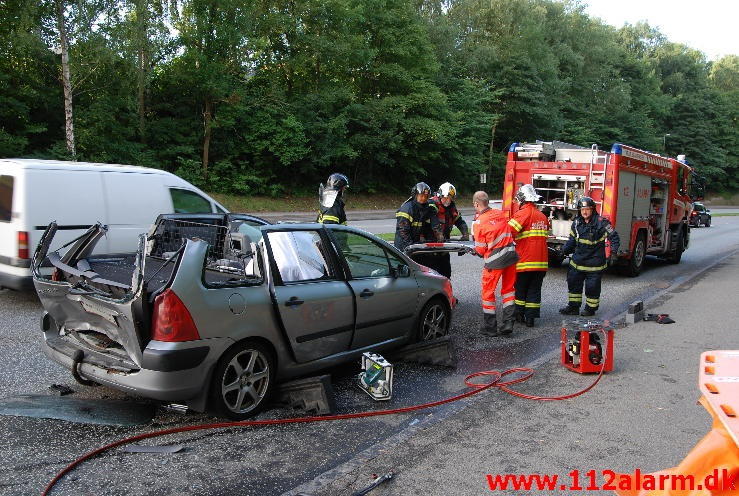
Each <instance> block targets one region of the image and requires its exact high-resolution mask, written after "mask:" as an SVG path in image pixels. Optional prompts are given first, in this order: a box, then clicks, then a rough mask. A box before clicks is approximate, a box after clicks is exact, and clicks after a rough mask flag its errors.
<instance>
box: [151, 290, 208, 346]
mask: <svg viewBox="0 0 739 496" xmlns="http://www.w3.org/2000/svg"><path fill="white" fill-rule="evenodd" d="M151 339H154V340H156V341H167V342H174V341H193V340H196V339H200V334H198V328H197V327H196V326H195V322H194V321H193V320H192V316H191V315H190V311H189V310H188V309H187V307H186V306H185V304H184V303H182V300H180V298H179V296H177V294H175V292H174V291H172V290H171V289H167V290H165V291H164V293H162V294H160V295H159V296H157V297H156V299H155V300H154V314H153V316H152V332H151Z"/></svg>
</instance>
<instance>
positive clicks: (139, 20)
mask: <svg viewBox="0 0 739 496" xmlns="http://www.w3.org/2000/svg"><path fill="white" fill-rule="evenodd" d="M148 28H149V9H148V2H147V0H137V1H136V38H137V40H136V41H137V45H138V47H137V49H138V50H137V51H138V61H137V69H138V95H137V96H138V114H139V138H140V140H141V142H142V143H146V89H147V85H148V79H149V32H148Z"/></svg>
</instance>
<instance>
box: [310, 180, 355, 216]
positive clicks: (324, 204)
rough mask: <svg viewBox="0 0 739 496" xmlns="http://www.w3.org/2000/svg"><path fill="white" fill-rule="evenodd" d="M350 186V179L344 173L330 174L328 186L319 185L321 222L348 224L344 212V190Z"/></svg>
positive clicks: (319, 214) (327, 181)
mask: <svg viewBox="0 0 739 496" xmlns="http://www.w3.org/2000/svg"><path fill="white" fill-rule="evenodd" d="M348 187H349V179H347V177H346V176H345V175H344V174H339V173H334V174H331V175H330V176H328V179H327V180H326V186H325V187H324V185H323V184H321V185H320V186H318V201H319V203H320V208H319V210H318V219H316V222H320V223H321V224H344V225H346V213H345V212H344V198H343V197H344V190H346V189H347V188H348Z"/></svg>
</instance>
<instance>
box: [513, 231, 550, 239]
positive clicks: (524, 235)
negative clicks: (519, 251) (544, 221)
mask: <svg viewBox="0 0 739 496" xmlns="http://www.w3.org/2000/svg"><path fill="white" fill-rule="evenodd" d="M548 235H549V231H544V230H543V229H532V230H531V231H523V232H522V233H521V234H519V235H518V236H516V239H522V238H531V237H534V236H544V237H545V238H546V237H547V236H548Z"/></svg>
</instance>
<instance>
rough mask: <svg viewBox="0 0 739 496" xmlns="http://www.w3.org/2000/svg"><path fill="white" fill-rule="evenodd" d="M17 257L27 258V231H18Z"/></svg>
mask: <svg viewBox="0 0 739 496" xmlns="http://www.w3.org/2000/svg"><path fill="white" fill-rule="evenodd" d="M18 258H22V259H25V258H29V256H28V233H27V232H26V231H18Z"/></svg>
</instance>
